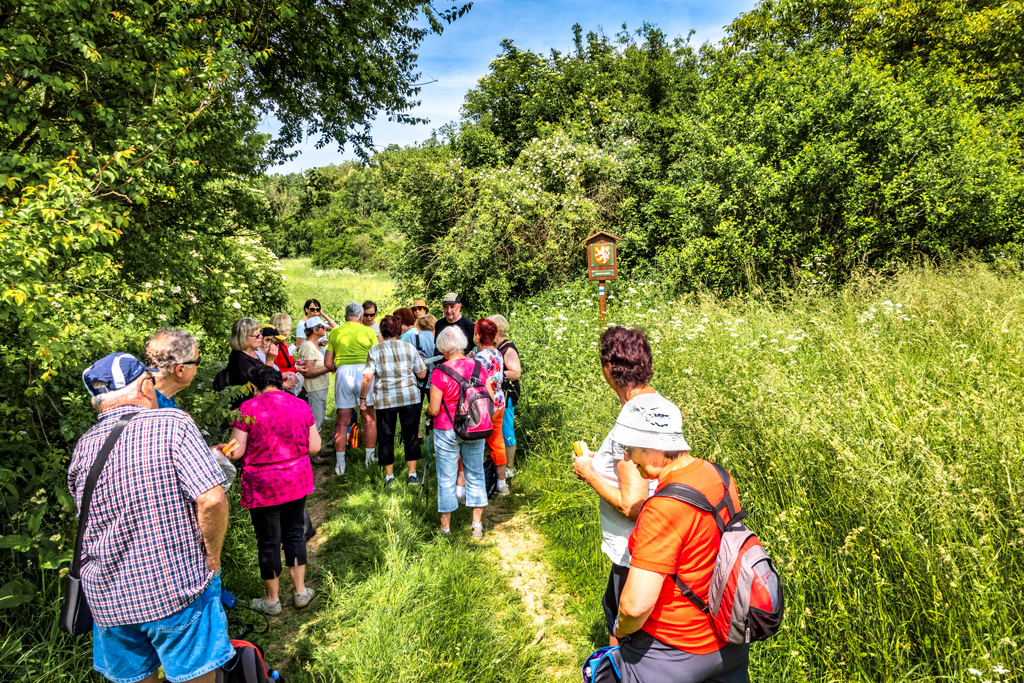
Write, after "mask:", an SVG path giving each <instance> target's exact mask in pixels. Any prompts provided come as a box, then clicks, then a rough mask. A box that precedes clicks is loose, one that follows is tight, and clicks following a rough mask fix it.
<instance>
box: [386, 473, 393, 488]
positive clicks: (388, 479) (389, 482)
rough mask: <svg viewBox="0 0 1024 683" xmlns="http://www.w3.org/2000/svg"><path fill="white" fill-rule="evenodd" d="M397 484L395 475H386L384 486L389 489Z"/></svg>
mask: <svg viewBox="0 0 1024 683" xmlns="http://www.w3.org/2000/svg"><path fill="white" fill-rule="evenodd" d="M394 485H395V478H394V476H390V477H386V478H385V479H384V488H386V489H389V488H391V487H393V486H394Z"/></svg>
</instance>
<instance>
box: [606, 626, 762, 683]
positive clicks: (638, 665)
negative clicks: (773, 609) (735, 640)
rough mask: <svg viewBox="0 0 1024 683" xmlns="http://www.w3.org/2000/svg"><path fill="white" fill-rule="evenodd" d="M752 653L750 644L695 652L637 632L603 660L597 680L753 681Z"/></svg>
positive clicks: (638, 682)
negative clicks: (750, 662) (751, 677)
mask: <svg viewBox="0 0 1024 683" xmlns="http://www.w3.org/2000/svg"><path fill="white" fill-rule="evenodd" d="M749 652H750V646H749V645H726V646H725V647H723V648H722V649H721V650H719V651H718V652H713V653H711V654H709V655H692V654H690V653H689V652H683V651H682V650H678V649H676V648H674V647H672V646H671V645H666V644H665V643H663V642H661V641H660V640H658V639H657V638H655V637H654V636H651V635H649V634H647V633H645V632H644V631H637V632H636V633H634V634H633V635H632V636H630V637H629V640H627V641H626V642H625V643H623V644H622V645H621V646H620V647H619V649H617V650H614V651H613V652H612V653H611V655H610V656H608V657H606V658H604V659H603V660H601V663H600V664H599V665H598V667H597V671H595V672H594V678H593V683H703V682H704V681H707V683H750V673H749V672H748V671H747V664H748V659H747V657H748V654H749ZM613 662H614V666H612V663H613ZM615 669H618V675H616V672H615ZM620 676H621V678H620Z"/></svg>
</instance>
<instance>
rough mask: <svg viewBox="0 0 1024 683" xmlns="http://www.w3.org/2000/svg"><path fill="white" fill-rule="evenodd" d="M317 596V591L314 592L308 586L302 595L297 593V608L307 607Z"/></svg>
mask: <svg viewBox="0 0 1024 683" xmlns="http://www.w3.org/2000/svg"><path fill="white" fill-rule="evenodd" d="M315 594H316V591H314V590H313V589H312V588H310V587H309V586H306V590H304V591H302V592H301V593H296V594H295V606H296V607H305V606H306V605H308V604H309V603H310V602H312V601H313V596H314V595H315ZM278 604H280V603H278Z"/></svg>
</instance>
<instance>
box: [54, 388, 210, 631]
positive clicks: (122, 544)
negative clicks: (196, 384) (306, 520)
mask: <svg viewBox="0 0 1024 683" xmlns="http://www.w3.org/2000/svg"><path fill="white" fill-rule="evenodd" d="M132 412H137V413H138V415H136V416H135V418H133V419H132V421H131V422H129V423H128V426H127V427H125V430H124V432H123V433H122V434H121V438H120V439H118V441H117V444H116V445H115V446H114V450H113V451H112V452H111V453H110V457H109V458H108V459H107V463H106V465H104V467H103V471H102V472H101V473H100V477H99V480H98V481H97V483H96V489H95V490H94V491H93V494H92V503H91V504H90V506H89V518H88V521H87V523H86V529H85V537H84V542H83V545H82V586H83V589H84V590H85V597H86V599H88V601H89V608H90V610H91V611H92V616H93V619H94V620H95V621H96V623H97V624H99V625H100V626H124V625H128V624H143V623H146V622H149V621H154V620H156V619H162V618H163V617H166V616H169V615H171V614H174V613H175V612H179V611H181V609H182V608H183V607H185V606H186V605H188V604H189V603H190V602H192V600H193V599H195V598H196V597H198V596H199V595H200V594H202V592H203V591H204V590H206V587H207V586H208V585H209V584H210V580H211V579H212V578H213V572H211V571H209V570H208V569H207V568H206V547H205V545H204V543H203V535H202V532H201V531H200V529H199V521H198V516H197V514H196V504H195V499H196V498H197V497H198V496H199V495H201V494H202V493H205V492H206V491H209V490H210V489H212V488H213V487H214V486H218V485H220V484H221V482H223V481H224V472H223V471H222V470H221V469H220V467H219V466H218V465H217V463H216V461H215V460H214V459H213V456H211V454H210V449H209V447H208V446H207V445H206V442H204V441H203V436H202V434H200V433H199V428H198V427H196V424H195V422H193V421H192V418H191V417H189V416H188V414H187V413H184V412H182V411H180V410H176V409H171V408H164V409H160V410H149V409H146V408H140V407H138V406H118V407H116V408H110V409H109V410H105V411H103V412H102V413H100V418H99V421H98V422H97V423H96V424H95V425H94V426H93V427H92V428H91V429H90V430H89V431H87V432H86V433H85V434H84V435H83V436H82V438H81V439H79V440H78V444H77V445H76V446H75V451H74V453H72V455H71V466H70V468H69V470H68V488H69V489H70V491H71V495H72V496H74V498H75V504H76V505H77V506H79V509H80V508H81V504H82V490H83V488H84V487H85V481H86V479H87V478H88V476H89V469H90V468H91V467H92V464H93V462H94V461H95V460H96V456H97V455H98V454H99V451H100V448H102V446H103V442H104V441H105V440H106V438H107V436H108V435H109V434H110V430H111V429H113V427H114V424H115V423H116V422H117V420H118V418H120V417H121V416H122V415H124V414H125V413H132Z"/></svg>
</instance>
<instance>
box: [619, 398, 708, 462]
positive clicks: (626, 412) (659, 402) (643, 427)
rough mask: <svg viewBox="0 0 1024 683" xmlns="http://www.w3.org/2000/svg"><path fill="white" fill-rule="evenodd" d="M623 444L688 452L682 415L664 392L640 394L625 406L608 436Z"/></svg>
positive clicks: (658, 449)
mask: <svg viewBox="0 0 1024 683" xmlns="http://www.w3.org/2000/svg"><path fill="white" fill-rule="evenodd" d="M609 436H610V437H611V438H612V440H613V441H617V442H619V443H620V444H622V445H623V446H633V447H635V448H650V449H652V450H655V451H688V450H690V445H689V444H687V443H686V439H685V438H683V415H682V413H680V412H679V408H677V407H676V406H675V404H674V403H672V402H671V401H669V400H668V399H667V398H665V397H664V396H662V395H661V394H640V395H639V396H637V397H635V398H633V399H632V400H630V401H629V402H627V403H626V405H624V406H622V410H621V411H619V416H618V417H617V418H616V419H615V426H614V427H613V428H612V431H611V434H610V435H609Z"/></svg>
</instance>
